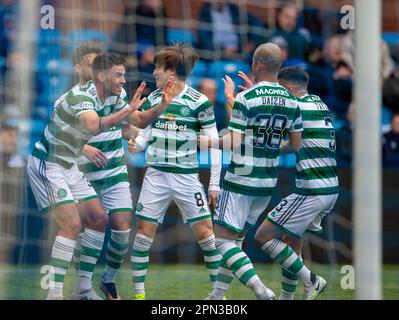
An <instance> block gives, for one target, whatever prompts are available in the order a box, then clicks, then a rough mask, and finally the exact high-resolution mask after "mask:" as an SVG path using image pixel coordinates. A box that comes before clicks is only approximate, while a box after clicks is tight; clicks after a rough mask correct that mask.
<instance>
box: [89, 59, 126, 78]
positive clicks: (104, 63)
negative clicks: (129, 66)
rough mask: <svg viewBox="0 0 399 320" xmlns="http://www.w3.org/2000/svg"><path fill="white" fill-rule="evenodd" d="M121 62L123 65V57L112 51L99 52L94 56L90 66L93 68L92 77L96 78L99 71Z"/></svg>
mask: <svg viewBox="0 0 399 320" xmlns="http://www.w3.org/2000/svg"><path fill="white" fill-rule="evenodd" d="M121 64H122V65H125V59H124V58H123V57H122V56H120V55H118V54H114V53H100V54H99V55H98V56H97V57H95V58H94V60H93V65H92V67H91V68H92V69H93V76H94V79H96V78H97V75H98V74H99V73H100V72H104V71H106V70H109V69H111V68H112V67H113V66H116V65H121Z"/></svg>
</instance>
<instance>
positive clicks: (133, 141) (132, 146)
mask: <svg viewBox="0 0 399 320" xmlns="http://www.w3.org/2000/svg"><path fill="white" fill-rule="evenodd" d="M127 149H128V150H129V152H130V153H131V154H133V155H135V154H137V153H138V152H139V150H138V149H137V145H136V138H133V137H132V138H130V140H129V142H128V144H127Z"/></svg>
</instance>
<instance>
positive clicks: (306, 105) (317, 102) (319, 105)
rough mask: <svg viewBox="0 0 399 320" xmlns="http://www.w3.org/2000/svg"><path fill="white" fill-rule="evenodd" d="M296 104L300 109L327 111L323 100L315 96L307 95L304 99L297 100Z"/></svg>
mask: <svg viewBox="0 0 399 320" xmlns="http://www.w3.org/2000/svg"><path fill="white" fill-rule="evenodd" d="M298 103H299V107H300V109H306V110H312V109H315V110H325V111H329V108H328V106H327V105H326V104H325V103H324V101H323V99H321V98H320V97H319V96H318V95H315V94H307V95H305V96H304V97H301V98H298Z"/></svg>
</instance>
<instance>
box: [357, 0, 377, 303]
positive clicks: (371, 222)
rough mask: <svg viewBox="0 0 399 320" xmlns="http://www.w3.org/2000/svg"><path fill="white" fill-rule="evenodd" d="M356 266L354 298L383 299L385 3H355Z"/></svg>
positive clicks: (371, 1)
mask: <svg viewBox="0 0 399 320" xmlns="http://www.w3.org/2000/svg"><path fill="white" fill-rule="evenodd" d="M355 5H356V7H355V12H356V13H355V14H356V26H355V48H356V49H355V50H356V53H355V58H356V59H355V60H356V61H355V63H356V80H355V101H356V107H357V117H356V126H355V135H354V138H355V150H354V156H355V157H354V166H353V169H354V201H353V204H352V205H353V208H354V221H353V226H354V247H353V248H354V249H353V252H354V264H355V271H356V298H357V299H381V298H382V294H381V265H382V255H381V242H382V240H381V237H382V234H381V220H382V215H381V205H382V204H381V128H380V126H381V84H380V66H381V62H380V60H381V59H380V39H381V1H380V0H361V1H360V0H356V2H355Z"/></svg>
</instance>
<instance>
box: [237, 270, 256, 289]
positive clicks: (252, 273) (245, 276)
mask: <svg viewBox="0 0 399 320" xmlns="http://www.w3.org/2000/svg"><path fill="white" fill-rule="evenodd" d="M254 276H256V272H255V270H254V269H249V270H247V271H246V272H245V273H244V274H243V275H242V276H241V277H240V282H241V283H242V284H244V285H245V284H246V283H247V282H248V280H249V279H251V278H252V277H254Z"/></svg>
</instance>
